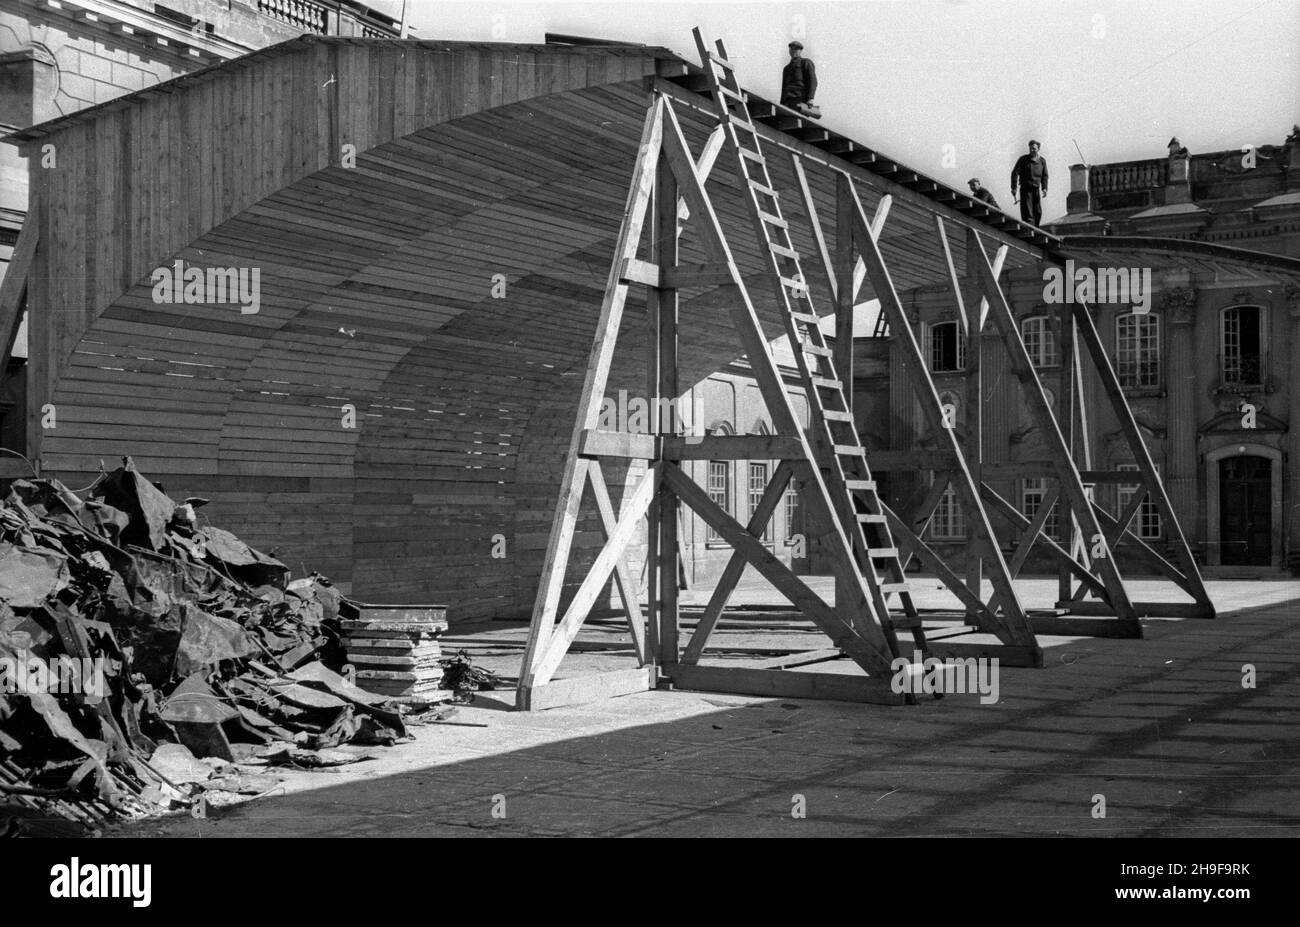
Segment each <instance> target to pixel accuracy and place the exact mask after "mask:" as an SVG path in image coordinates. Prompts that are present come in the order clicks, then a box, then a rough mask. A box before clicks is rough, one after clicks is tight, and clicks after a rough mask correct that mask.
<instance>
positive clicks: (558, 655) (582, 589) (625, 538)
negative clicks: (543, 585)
mask: <svg viewBox="0 0 1300 927" xmlns="http://www.w3.org/2000/svg"><path fill="white" fill-rule="evenodd" d="M662 468H663V465H661V464H657V463H656V464H651V465H650V468H649V469H648V470H647V471H646V474H645V475H644V476H643V477H641V482H640V483H638V484H637V487H636V489H634V490H633V491H632V493H631V494H630V495H629V496H628V498H627V499H626V500H625V502H624V506H623V513H622V515H621V516H620V517H619V520H618V524H617V525H615V526H614V530H613V531H611V532H610V535H609V540H608V541H606V542H605V546H604V547H602V548H601V550H600V553H599V554H597V555H596V560H595V562H594V563H592V565H591V569H590V570H588V571H587V575H586V576H584V577H583V579H582V585H581V586H579V587H578V591H577V593H576V594H575V595H574V597H573V600H572V601H571V602H570V603H569V607H568V609H567V610H566V611H565V613H564V617H563V618H562V619H561V620H560V623H559V624H557V625H556V626H555V627H554V628H553V629H552V630H551V634H550V635H549V639H548V642H547V645H546V650H545V651H544V653H543V654H542V656H541V658H540V659H539V660H538V661H537V663H536V665H535V667H533V668H532V672H531V673H530V674H529V676H527V677H525V678H524V679H522V680H521V685H522V686H524V687H527V688H533V687H535V686H542V685H545V684H546V683H548V682H550V681H551V677H552V676H553V675H554V674H555V671H556V670H557V669H558V668H559V666H560V661H562V660H563V659H564V654H565V653H566V652H567V651H568V649H569V644H571V643H572V642H573V639H574V637H576V636H577V634H578V629H579V628H581V627H582V622H583V621H584V620H586V617H587V613H588V612H590V611H591V607H592V606H593V605H595V604H596V598H597V597H598V596H599V595H600V590H601V589H603V588H604V587H605V583H606V582H608V580H609V576H610V573H612V572H613V570H614V566H615V564H616V563H618V561H619V560H620V559H621V558H622V556H623V552H624V551H625V550H627V546H628V544H629V543H630V542H631V540H632V536H633V534H634V533H635V532H636V529H637V527H638V526H639V525H640V522H641V519H642V518H643V517H644V516H645V513H646V509H647V508H649V506H650V500H651V499H653V498H654V495H655V491H656V490H657V489H658V487H659V480H660V478H661V476H662V472H661V471H662Z"/></svg>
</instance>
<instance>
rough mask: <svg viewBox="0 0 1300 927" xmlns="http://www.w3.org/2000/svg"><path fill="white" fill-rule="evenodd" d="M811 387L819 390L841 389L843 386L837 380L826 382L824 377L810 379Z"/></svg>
mask: <svg viewBox="0 0 1300 927" xmlns="http://www.w3.org/2000/svg"><path fill="white" fill-rule="evenodd" d="M809 379H811V380H812V385H813V386H816V387H819V388H821V389H843V388H844V384H843V383H841V382H840V381H839V380H828V379H827V378H826V377H810V378H809Z"/></svg>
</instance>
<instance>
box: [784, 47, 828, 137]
mask: <svg viewBox="0 0 1300 927" xmlns="http://www.w3.org/2000/svg"><path fill="white" fill-rule="evenodd" d="M816 95H817V69H816V68H815V67H813V63H812V62H811V61H809V60H808V59H807V58H805V57H803V43H802V42H798V41H795V42H791V43H790V63H789V64H787V65H786V66H785V68H784V69H783V70H782V71H781V105H782V106H788V107H790V108H791V109H797V110H798V111H799V112H801V113H803V114H804V115H805V116H812V117H813V118H815V119H820V118H821V111H820V110H819V109H818V108H817V107H816V106H815V105H814V104H813V97H815V96H816Z"/></svg>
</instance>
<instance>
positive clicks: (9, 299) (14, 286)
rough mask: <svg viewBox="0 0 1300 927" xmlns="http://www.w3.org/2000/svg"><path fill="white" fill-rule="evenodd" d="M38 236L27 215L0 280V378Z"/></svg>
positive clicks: (15, 332) (6, 367) (36, 226)
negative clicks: (2, 277)
mask: <svg viewBox="0 0 1300 927" xmlns="http://www.w3.org/2000/svg"><path fill="white" fill-rule="evenodd" d="M39 237H40V229H39V223H38V222H37V221H36V217H35V216H29V217H28V220H27V221H26V222H24V223H23V227H22V229H21V231H19V233H18V240H17V241H16V242H14V251H13V255H12V256H11V257H10V258H9V266H8V267H7V268H6V269H5V276H4V280H3V281H0V378H3V377H4V375H5V374H6V373H7V372H8V371H9V358H10V357H11V356H13V350H14V339H15V338H16V337H17V336H18V328H19V323H20V322H21V321H22V317H23V303H24V299H23V297H24V296H26V294H27V274H28V273H29V272H30V270H31V267H32V260H33V259H34V258H35V256H36V242H37V239H38V238H39Z"/></svg>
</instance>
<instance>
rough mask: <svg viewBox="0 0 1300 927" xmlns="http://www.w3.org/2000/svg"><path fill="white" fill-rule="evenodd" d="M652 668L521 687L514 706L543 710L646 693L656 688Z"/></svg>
mask: <svg viewBox="0 0 1300 927" xmlns="http://www.w3.org/2000/svg"><path fill="white" fill-rule="evenodd" d="M654 679H655V668H654V667H653V666H639V667H636V668H635V669H620V670H610V671H609V672H607V673H595V674H592V675H590V676H573V677H570V678H568V679H553V680H551V681H550V682H548V683H546V684H545V685H538V686H520V687H519V690H518V695H517V696H516V707H517V708H518V709H519V710H521V711H545V710H546V709H548V708H563V707H564V706H566V705H585V704H588V703H590V702H600V701H604V700H605V699H610V698H618V697H619V696H621V695H635V694H636V693H638V692H649V691H650V690H651V689H653V688H654V687H655V683H654Z"/></svg>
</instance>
